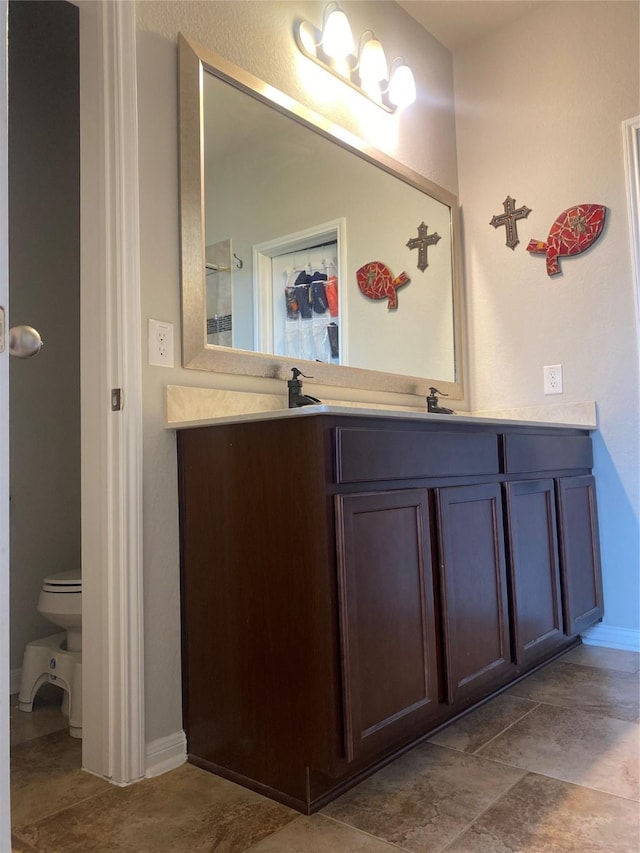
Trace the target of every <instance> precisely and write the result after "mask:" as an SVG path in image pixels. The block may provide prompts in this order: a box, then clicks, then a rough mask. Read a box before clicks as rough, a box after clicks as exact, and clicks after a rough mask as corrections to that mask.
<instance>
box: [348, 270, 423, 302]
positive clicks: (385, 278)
mask: <svg viewBox="0 0 640 853" xmlns="http://www.w3.org/2000/svg"><path fill="white" fill-rule="evenodd" d="M356 278H357V280H358V287H359V288H360V290H361V291H362V293H364V295H365V296H368V297H369V299H388V300H389V302H388V304H387V308H389V309H393V308H397V307H398V294H397V290H398V288H399V287H402V285H403V284H407V283H408V282H409V281H410V280H411V279H410V278H409V276H408V275H407V274H406V272H401V273H400V275H399V276H397V277H396V278H394V277H393V275H392V273H391V270H390V269H389V267H388V266H386V264H383V263H381V262H380V261H371V262H370V263H368V264H365V265H364V266H362V267H360V269H359V270H358V271H357V272H356Z"/></svg>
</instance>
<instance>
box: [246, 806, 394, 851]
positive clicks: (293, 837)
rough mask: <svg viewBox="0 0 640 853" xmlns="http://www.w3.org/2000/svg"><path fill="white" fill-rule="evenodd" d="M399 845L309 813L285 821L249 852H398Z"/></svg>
mask: <svg viewBox="0 0 640 853" xmlns="http://www.w3.org/2000/svg"><path fill="white" fill-rule="evenodd" d="M399 849H400V848H398V847H396V846H395V845H393V844H387V842H386V841H381V840H380V839H379V838H372V837H371V836H370V835H366V834H365V833H364V832H360V830H358V829H353V827H351V826H345V825H344V824H342V823H337V822H336V821H334V820H331V819H330V818H327V817H323V816H322V815H313V816H312V817H301V818H298V820H296V821H294V822H293V823H290V824H288V825H287V826H286V827H285V828H284V829H281V830H280V831H279V832H276V833H275V834H274V835H271V836H269V838H265V839H264V841H260V842H259V843H258V844H256V846H255V847H252V848H251V850H250V853H398V851H399ZM248 853H249V851H248Z"/></svg>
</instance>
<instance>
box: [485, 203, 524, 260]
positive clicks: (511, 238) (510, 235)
mask: <svg viewBox="0 0 640 853" xmlns="http://www.w3.org/2000/svg"><path fill="white" fill-rule="evenodd" d="M502 206H503V207H504V213H501V214H500V215H499V216H494V217H493V219H492V220H491V222H490V223H489V225H493V227H494V228H499V227H500V226H501V225H505V226H506V229H507V239H506V244H505V245H507V246H508V247H509V248H510V249H515V247H516V246H517V245H518V243H519V242H520V240H519V239H518V227H517V225H516V222H517V220H518V219H526V218H527V216H528V215H529V214H530V213H531V208H530V207H526V206H525V205H524V204H523V205H522V207H518V208H516V202H515V199H513V198H511V196H510V195H508V196H507V197H506V198H505V200H504V201H503V202H502Z"/></svg>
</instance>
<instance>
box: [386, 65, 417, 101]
mask: <svg viewBox="0 0 640 853" xmlns="http://www.w3.org/2000/svg"><path fill="white" fill-rule="evenodd" d="M415 99H416V81H415V80H414V78H413V72H412V71H411V69H410V68H409V66H408V65H398V67H397V68H396V69H395V70H394V72H393V74H392V76H391V82H390V83H389V100H390V101H391V103H392V104H395V106H396V107H407V106H409V104H412V103H413V102H414V101H415Z"/></svg>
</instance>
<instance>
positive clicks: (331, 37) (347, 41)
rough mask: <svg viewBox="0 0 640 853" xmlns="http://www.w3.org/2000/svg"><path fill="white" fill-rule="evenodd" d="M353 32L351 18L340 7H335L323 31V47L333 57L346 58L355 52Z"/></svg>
mask: <svg viewBox="0 0 640 853" xmlns="http://www.w3.org/2000/svg"><path fill="white" fill-rule="evenodd" d="M353 47H354V45H353V33H352V32H351V26H350V25H349V19H348V18H347V16H346V15H345V13H344V12H342V11H341V10H340V9H334V10H333V12H331V13H330V15H329V17H328V18H327V22H326V24H325V25H324V30H323V33H322V49H323V50H324V52H325V53H326V54H327V56H330V57H331V58H332V59H344V58H345V56H349V54H350V53H353Z"/></svg>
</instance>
